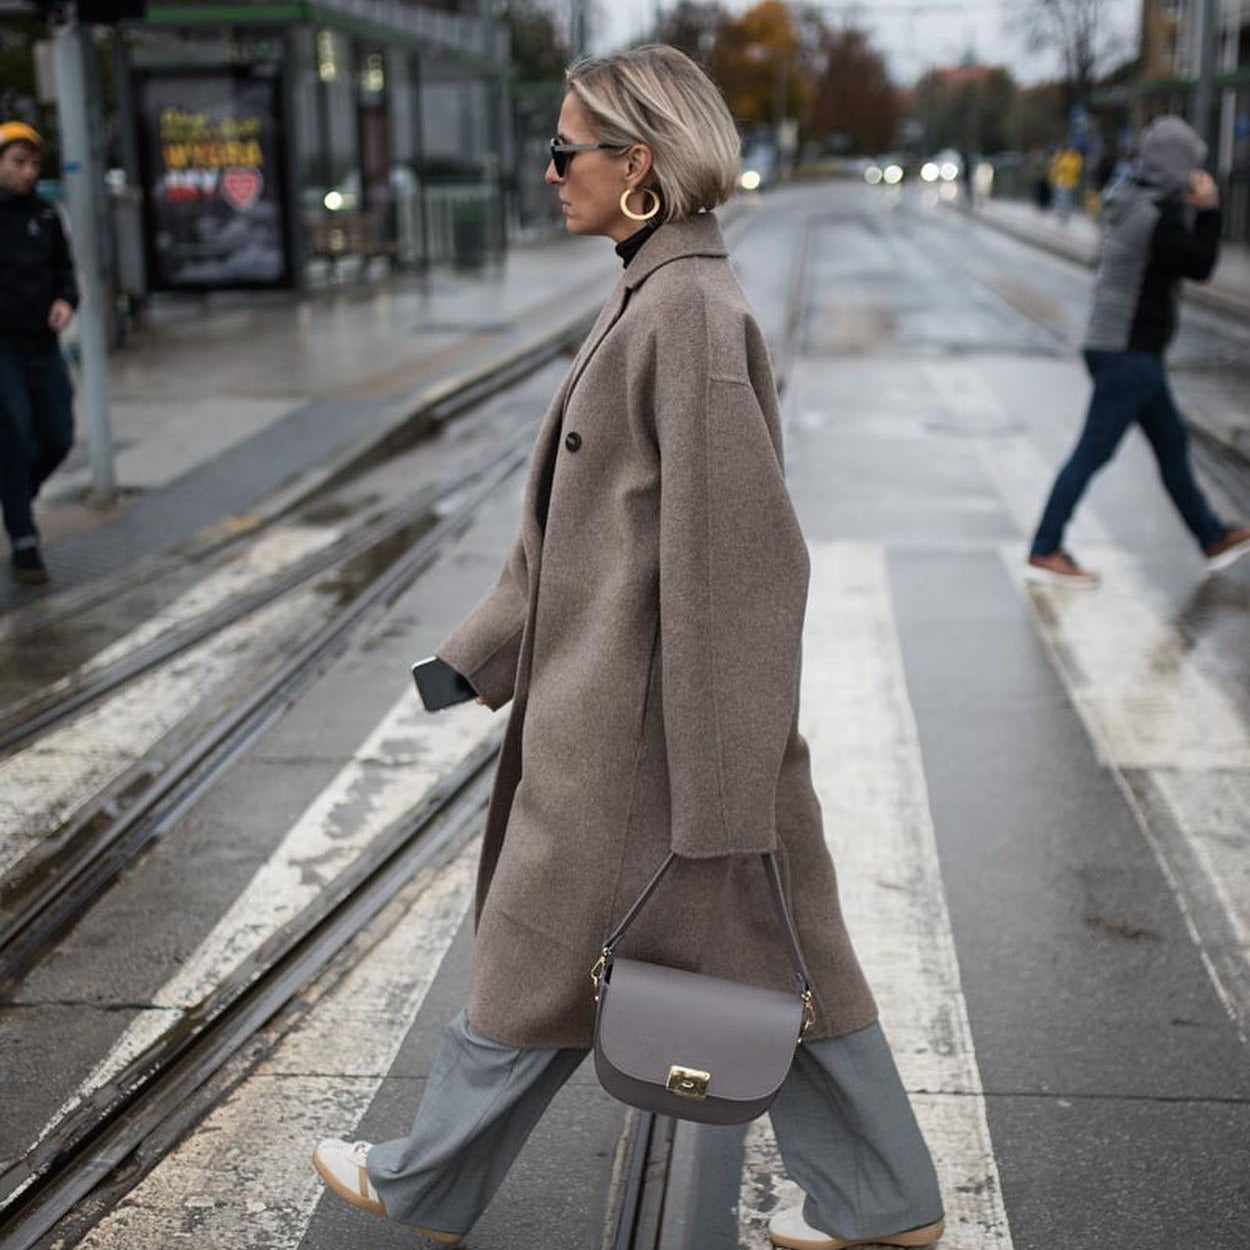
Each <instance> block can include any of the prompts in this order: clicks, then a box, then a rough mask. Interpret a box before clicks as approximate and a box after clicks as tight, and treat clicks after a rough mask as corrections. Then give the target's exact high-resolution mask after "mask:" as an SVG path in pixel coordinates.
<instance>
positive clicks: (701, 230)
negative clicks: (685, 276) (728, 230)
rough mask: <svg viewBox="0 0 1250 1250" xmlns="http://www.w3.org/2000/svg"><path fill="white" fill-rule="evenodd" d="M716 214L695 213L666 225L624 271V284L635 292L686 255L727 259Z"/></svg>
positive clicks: (645, 244) (644, 245)
mask: <svg viewBox="0 0 1250 1250" xmlns="http://www.w3.org/2000/svg"><path fill="white" fill-rule="evenodd" d="M728 255H729V249H728V248H727V247H726V246H725V240H724V239H723V238H722V237H721V232H720V224H719V223H718V222H717V220H716V216H715V214H714V213H696V214H695V215H694V216H693V217H683V218H682V219H681V220H680V221H670V222H666V223H665V224H664V225H663V226H661V227H660V229H658V230H657V231H656V232H655V233H654V234H653V235H652V236H651V237H650V238H649V239H648V240H647V241H646V242H645V243H644V244H643V245H642V248H641V249H640V250H639V252H638V255H637V256H635V257H634V259H633V260H632V261H631V262H630V265H629V268H628V269H626V270H625V275H624V279H623V281H624V285H625V287H626V288H627V289H628V290H631V291H632V290H635V289H636V288H637V287H639V286H641V285H642V283H643V282H645V281H646V280H647V278H648V277H649V276H650V275H651V274H652V273H654V272H655V271H656V270H657V269H659V268H660V266H661V265H667V264H668V263H669V261H673V260H680V259H681V258H682V257H683V256H728Z"/></svg>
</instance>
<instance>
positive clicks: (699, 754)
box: [438, 214, 875, 1047]
mask: <svg viewBox="0 0 1250 1250" xmlns="http://www.w3.org/2000/svg"><path fill="white" fill-rule="evenodd" d="M807 581H808V559H807V549H806V547H805V545H804V542H803V537H802V534H801V533H800V532H799V527H798V523H797V521H796V519H795V515H794V511H793V508H792V506H791V503H790V499H789V495H788V494H787V491H786V485H785V479H784V476H783V473H782V467H781V448H780V429H779V424H778V413H777V402H776V391H775V387H774V384H773V378H772V372H771V369H770V367H769V361H768V352H767V348H766V346H765V343H764V339H763V336H762V335H761V333H760V330H759V328H758V327H757V326H756V324H755V321H754V320H753V318H752V317H751V314H750V312H749V310H748V308H747V306H746V302H745V300H744V297H743V294H742V291H741V289H740V288H739V286H738V283H737V281H736V280H735V278H734V276H733V273H732V271H731V269H730V266H729V261H728V259H727V254H726V250H725V245H724V242H723V240H722V238H721V234H720V229H719V227H718V225H717V222H716V219H715V218H714V217H713V216H712V215H710V214H705V215H700V216H698V217H694V218H690V219H687V220H685V221H680V222H671V223H669V224H667V225H664V226H662V227H661V228H660V229H659V230H657V231H656V232H655V233H654V234H653V235H652V236H651V237H650V238H649V239H648V240H647V241H646V243H645V244H644V245H643V247H642V249H641V250H640V251H639V252H638V254H637V255H636V256H635V257H634V259H633V261H632V262H631V264H630V265H629V267H628V268H627V269H626V270H625V273H624V275H623V276H622V278H621V280H620V282H619V283H618V285H617V287H616V290H615V291H614V292H613V293H612V296H611V298H610V299H609V300H608V302H607V304H606V305H605V307H604V309H603V311H602V313H601V314H600V316H599V319H598V321H597V322H596V324H595V326H594V328H593V329H592V330H591V332H590V335H589V337H588V338H587V339H586V342H585V343H584V344H583V346H582V348H581V350H580V352H579V353H578V355H577V357H576V359H575V360H574V362H573V365H572V367H571V368H570V370H569V373H568V376H567V378H566V379H565V381H564V383H563V385H562V386H561V388H560V390H559V393H558V394H557V395H556V397H555V400H554V402H553V403H552V405H551V408H550V410H549V411H548V413H547V415H546V417H545V419H544V421H543V423H542V427H541V430H540V432H539V435H538V444H537V447H536V449H535V452H534V458H533V462H532V464H531V467H530V474H529V482H528V485H527V487H526V492H525V503H524V513H523V516H522V521H521V534H520V538H519V540H518V542H517V544H516V546H515V548H514V550H513V552H512V555H511V557H510V558H509V560H508V563H507V565H506V567H505V569H504V572H503V575H502V577H501V578H500V580H499V584H498V585H497V586H496V588H495V589H494V590H493V591H492V592H491V593H490V594H489V595H488V596H487V597H486V599H484V600H483V601H482V603H481V604H479V605H478V607H477V608H476V609H475V610H474V611H473V612H472V613H471V614H470V616H469V617H468V618H467V619H466V620H465V621H464V622H463V624H461V625H460V626H459V627H458V628H457V629H456V630H455V631H454V632H453V633H452V635H451V636H450V637H449V638H448V639H446V640H445V641H444V642H443V644H442V645H441V646H440V647H439V648H438V654H439V655H440V656H441V657H442V658H443V659H444V660H446V661H447V663H449V664H451V665H452V666H453V667H454V668H456V669H458V670H459V671H460V672H461V673H463V674H464V675H465V676H466V677H468V679H469V680H470V681H471V682H472V684H473V686H474V687H475V689H477V690H478V692H479V693H480V694H481V695H482V697H483V698H484V700H485V701H486V702H487V704H489V705H490V706H491V707H492V708H498V707H500V706H502V705H503V704H505V703H507V702H508V701H509V700H511V701H512V710H511V716H510V718H509V721H508V728H507V733H506V735H505V738H504V745H503V751H502V756H501V759H500V763H499V771H498V776H497V778H496V782H495V789H494V795H493V798H492V801H491V807H490V814H489V816H488V819H487V828H486V835H485V843H484V847H483V852H482V864H481V873H480V878H479V882H478V899H477V907H478V912H477V919H478V923H477V942H476V947H475V952H474V959H473V970H472V976H471V982H470V988H469V1002H468V1014H469V1019H470V1020H471V1022H472V1023H473V1026H474V1027H475V1028H476V1029H477V1030H478V1031H479V1032H481V1033H483V1034H484V1035H486V1036H487V1037H490V1038H493V1039H495V1040H496V1041H500V1042H504V1043H507V1044H509V1045H513V1046H532V1047H560V1046H578V1047H584V1046H589V1045H590V1043H591V1039H592V1032H593V1024H594V1004H593V997H592V995H593V989H592V985H591V981H590V975H589V973H590V968H591V965H592V964H594V962H595V960H596V958H597V956H598V953H599V949H600V947H601V945H602V943H603V939H604V937H605V936H606V935H607V933H608V931H609V930H610V929H611V928H612V926H613V924H614V923H615V922H616V921H617V920H619V919H620V917H621V916H622V915H623V914H624V912H625V910H626V909H627V908H628V907H629V905H630V904H631V903H632V902H633V901H634V899H635V898H636V897H637V896H638V894H639V892H640V891H641V889H642V887H643V886H644V885H645V884H646V882H647V881H648V880H649V879H650V877H651V876H652V875H653V874H654V872H655V871H656V869H657V868H658V867H659V866H660V864H661V862H662V861H663V859H664V857H665V856H666V855H667V853H668V851H669V850H670V848H671V849H672V850H675V851H676V852H677V853H678V854H679V855H681V856H683V857H688V859H687V858H683V859H682V860H681V861H680V862H679V863H677V864H676V865H675V866H674V868H673V870H672V871H671V872H670V874H669V876H668V878H667V879H666V880H665V882H664V884H663V885H662V886H661V888H660V889H659V890H658V891H657V893H656V894H655V896H654V897H653V898H652V900H651V901H650V902H649V903H648V905H647V907H646V908H645V909H644V910H643V912H642V914H641V915H640V917H639V919H638V921H637V922H636V923H635V925H634V926H633V928H631V930H630V932H629V934H628V936H627V937H626V938H625V940H624V942H623V943H622V945H621V947H620V953H621V954H622V955H626V956H632V957H634V958H641V959H652V960H656V961H659V962H663V963H668V964H672V965H674V966H677V967H682V968H689V969H693V970H695V971H699V972H705V973H709V974H711V975H715V976H722V977H728V978H731V979H736V980H742V981H749V982H754V983H756V984H760V985H771V986H774V987H776V988H786V987H789V986H791V985H792V984H793V973H792V970H791V964H790V960H789V956H788V954H787V947H786V945H785V942H784V940H783V937H782V933H781V929H780V925H779V921H778V918H777V915H776V909H775V905H774V902H773V900H772V898H771V896H770V894H769V890H768V883H767V878H766V876H765V873H764V870H763V867H762V864H761V862H760V860H759V857H758V855H754V854H747V853H746V852H759V851H763V850H772V849H777V850H779V851H780V852H781V853H782V861H783V871H784V872H785V874H786V878H787V880H788V882H789V889H790V898H791V905H792V907H793V912H794V916H795V921H796V923H797V925H798V929H799V934H800V939H801V942H802V945H803V949H804V953H805V955H806V957H807V961H808V964H809V965H810V968H811V973H812V978H813V981H814V985H815V997H816V1006H817V1021H816V1028H815V1031H814V1033H813V1036H816V1037H831V1036H836V1035H838V1034H841V1033H845V1032H849V1031H851V1030H854V1029H858V1028H862V1027H863V1026H865V1025H867V1024H869V1023H871V1022H872V1021H873V1019H875V1007H874V1004H873V1001H872V996H871V994H870V993H869V990H868V988H867V986H866V984H865V982H864V979H863V976H862V974H861V972H860V968H859V964H858V962H857V961H856V958H855V954H854V952H853V951H852V949H851V945H850V942H849V940H848V938H847V934H846V930H845V928H844V927H843V922H842V916H841V911H840V908H839V905H838V894H837V886H836V882H835V878H834V870H833V864H832V862H831V861H830V858H829V854H828V852H827V850H826V848H825V842H824V837H823V834H822V829H821V817H820V808H819V806H818V804H817V801H816V796H815V793H814V792H813V789H812V783H811V776H810V766H809V762H808V753H807V747H806V744H805V743H804V741H803V739H802V738H801V737H800V736H799V733H798V729H797V721H798V695H799V649H800V638H801V633H802V627H803V614H804V609H805V607H806V600H807Z"/></svg>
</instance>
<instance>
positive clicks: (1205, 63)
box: [1190, 0, 1218, 154]
mask: <svg viewBox="0 0 1250 1250" xmlns="http://www.w3.org/2000/svg"><path fill="white" fill-rule="evenodd" d="M1217 3H1218V0H1199V8H1198V83H1197V86H1196V87H1195V88H1194V97H1193V115H1192V117H1191V118H1190V123H1191V124H1192V125H1193V128H1194V129H1195V130H1196V131H1197V132H1198V133H1199V134H1200V135H1201V136H1202V137H1203V139H1205V140H1206V144H1207V149H1208V151H1210V152H1211V153H1212V154H1214V152H1215V136H1214V135H1213V134H1212V126H1211V123H1212V108H1213V104H1214V99H1215V82H1214V80H1215V13H1216V5H1217Z"/></svg>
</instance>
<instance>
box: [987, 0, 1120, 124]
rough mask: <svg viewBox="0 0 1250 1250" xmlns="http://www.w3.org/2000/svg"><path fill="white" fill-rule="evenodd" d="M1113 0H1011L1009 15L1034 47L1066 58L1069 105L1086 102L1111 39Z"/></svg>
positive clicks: (1029, 44)
mask: <svg viewBox="0 0 1250 1250" xmlns="http://www.w3.org/2000/svg"><path fill="white" fill-rule="evenodd" d="M1110 10H1111V0H1009V3H1008V10H1007V11H1008V15H1009V20H1010V21H1011V23H1012V24H1013V25H1014V26H1015V27H1016V29H1018V30H1019V31H1020V32H1021V33H1022V34H1023V35H1024V38H1025V40H1026V41H1027V43H1028V46H1029V47H1030V48H1032V49H1033V50H1035V51H1040V50H1041V49H1043V48H1053V49H1055V50H1056V51H1057V52H1058V53H1059V54H1060V56H1061V57H1062V59H1063V68H1064V83H1065V86H1066V95H1067V100H1066V104H1067V107H1068V108H1069V109H1071V108H1072V107H1073V106H1074V105H1077V104H1084V103H1085V102H1086V101H1087V100H1088V99H1089V91H1090V87H1091V86H1092V84H1093V82H1094V80H1095V78H1096V77H1097V72H1098V69H1099V67H1100V66H1101V65H1103V63H1104V62H1105V60H1106V56H1107V52H1108V43H1109V41H1110V34H1111V32H1110V29H1109V27H1110Z"/></svg>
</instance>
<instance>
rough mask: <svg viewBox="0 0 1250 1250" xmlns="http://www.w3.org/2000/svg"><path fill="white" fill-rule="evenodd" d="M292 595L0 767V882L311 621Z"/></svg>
mask: <svg viewBox="0 0 1250 1250" xmlns="http://www.w3.org/2000/svg"><path fill="white" fill-rule="evenodd" d="M316 605H317V596H316V595H315V594H314V593H313V592H312V591H304V592H300V593H297V594H294V595H291V596H288V597H285V598H283V599H282V600H281V601H279V602H277V603H273V604H270V605H269V606H268V607H266V608H263V609H261V610H260V611H259V612H255V613H253V614H252V615H251V616H249V617H247V619H246V620H243V621H239V622H237V623H236V624H234V625H231V626H230V627H229V628H228V629H225V630H223V631H222V632H221V633H219V634H217V635H215V636H214V637H212V638H209V639H206V640H205V641H204V642H202V643H200V644H198V645H197V646H195V647H192V648H191V649H190V650H188V651H185V652H183V653H182V654H181V655H179V656H177V657H175V658H174V659H172V660H170V661H169V662H168V663H167V664H164V665H162V666H161V667H160V668H158V669H154V670H153V671H152V672H150V673H147V674H145V675H144V676H142V677H140V678H138V679H136V680H135V681H133V682H131V683H129V684H128V685H126V686H125V687H123V688H122V689H121V690H119V691H118V692H117V693H116V694H114V695H111V696H108V697H107V698H105V699H104V700H103V701H101V702H100V703H98V704H96V705H94V706H93V707H90V708H88V709H87V710H86V711H84V712H82V713H81V714H80V715H79V716H76V717H75V718H74V719H73V720H71V721H69V722H67V723H66V724H64V725H61V726H60V727H58V728H57V729H54V730H53V731H52V732H51V733H49V734H47V735H46V736H45V737H43V738H41V739H40V740H39V741H38V742H37V743H36V744H35V745H34V746H31V747H29V748H27V749H26V750H24V751H20V752H18V753H17V754H15V755H11V756H9V758H7V759H5V760H0V830H2V831H3V832H2V833H0V875H3V874H5V873H7V872H9V871H10V870H11V869H12V868H13V866H14V865H15V864H16V863H17V862H18V861H19V860H21V859H22V858H23V856H25V855H26V854H27V853H29V852H30V851H31V850H33V849H34V848H36V847H37V846H38V845H39V844H40V843H41V842H42V841H43V840H44V839H46V838H47V837H49V836H50V835H51V834H53V833H55V832H56V830H57V829H58V828H59V827H60V826H61V825H62V824H63V823H64V822H65V821H66V820H68V819H69V817H70V816H72V815H73V813H74V812H76V811H77V810H78V809H79V808H80V807H81V806H82V805H83V804H84V803H86V802H87V801H88V800H89V799H91V798H93V797H94V796H95V795H96V794H98V793H99V792H100V790H102V789H103V788H104V787H106V786H108V785H109V784H111V783H112V782H114V781H116V780H117V779H118V778H119V777H120V776H121V775H122V774H123V773H124V772H125V771H126V770H127V769H128V768H130V767H131V766H132V765H134V764H136V763H137V762H138V761H139V760H140V759H142V758H143V756H144V755H145V754H146V753H147V752H148V751H149V750H151V748H152V747H153V746H154V745H155V744H156V743H157V742H159V741H160V740H161V738H163V737H164V736H165V735H166V734H167V733H168V732H169V731H170V730H171V729H173V728H174V726H176V725H177V724H178V723H179V722H180V721H182V720H183V719H184V718H185V717H186V715H187V713H188V711H189V710H191V709H192V708H194V707H196V706H197V705H199V704H201V703H203V702H204V701H206V700H207V699H209V698H212V697H213V696H214V695H216V694H217V693H219V692H220V691H221V690H222V689H224V688H225V687H227V686H228V684H229V683H230V681H231V680H232V679H234V678H236V677H237V676H238V674H239V673H241V672H257V671H261V670H263V669H264V668H265V667H266V666H267V665H268V664H269V663H270V662H271V661H272V660H273V659H274V658H275V657H277V656H278V655H279V654H280V653H281V652H283V651H285V650H287V649H288V648H289V647H290V646H291V643H292V639H293V638H294V637H303V636H304V635H305V634H307V633H308V632H309V631H310V629H311V623H313V622H315V621H316V619H317V614H316Z"/></svg>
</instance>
